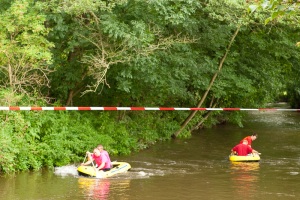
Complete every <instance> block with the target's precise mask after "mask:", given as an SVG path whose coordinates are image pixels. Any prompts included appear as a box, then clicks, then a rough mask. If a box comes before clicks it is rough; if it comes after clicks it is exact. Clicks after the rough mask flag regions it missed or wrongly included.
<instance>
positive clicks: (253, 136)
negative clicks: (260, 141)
mask: <svg viewBox="0 0 300 200" xmlns="http://www.w3.org/2000/svg"><path fill="white" fill-rule="evenodd" d="M256 138H257V134H256V133H253V134H252V135H250V136H247V137H245V138H244V139H242V140H241V141H240V144H242V143H243V141H244V140H247V141H248V146H250V147H251V146H252V141H254V140H256Z"/></svg>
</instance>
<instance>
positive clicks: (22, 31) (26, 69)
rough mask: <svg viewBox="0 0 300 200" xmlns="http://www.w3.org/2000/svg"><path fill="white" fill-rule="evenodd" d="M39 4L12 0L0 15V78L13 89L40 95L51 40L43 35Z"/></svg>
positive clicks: (2, 83) (44, 78) (45, 74)
mask: <svg viewBox="0 0 300 200" xmlns="http://www.w3.org/2000/svg"><path fill="white" fill-rule="evenodd" d="M42 8H43V7H42V4H39V3H35V1H33V0H16V1H14V2H13V3H12V4H11V6H10V7H9V8H7V9H6V10H5V11H3V12H2V13H1V15H0V17H1V21H0V37H1V41H0V67H1V68H0V72H1V75H0V81H1V86H2V87H4V88H11V90H12V91H13V92H14V93H23V94H27V95H28V96H33V95H39V96H42V93H41V90H42V88H43V87H49V79H48V75H49V73H50V72H51V70H50V69H49V67H48V66H49V64H50V63H51V59H52V55H51V52H50V48H51V47H53V44H52V43H51V42H49V41H48V40H47V39H46V37H45V36H46V35H47V34H48V32H49V29H47V28H45V26H44V22H45V20H46V16H45V15H43V14H42V12H41V11H42Z"/></svg>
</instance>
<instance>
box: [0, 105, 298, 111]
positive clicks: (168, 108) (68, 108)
mask: <svg viewBox="0 0 300 200" xmlns="http://www.w3.org/2000/svg"><path fill="white" fill-rule="evenodd" d="M0 110H11V111H17V110H36V111H39V110H82V111H84V110H92V111H93V110H98V111H105V110H110V111H113V110H133V111H145V110H154V111H155V110H161V111H172V110H174V111H176V110H179V111H180V110H181V111H192V110H197V111H297V112H300V109H285V108H174V107H22V106H9V107H4V106H2V107H0Z"/></svg>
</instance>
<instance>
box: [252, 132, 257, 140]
mask: <svg viewBox="0 0 300 200" xmlns="http://www.w3.org/2000/svg"><path fill="white" fill-rule="evenodd" d="M256 138H257V134H256V133H253V134H252V135H251V140H252V141H253V140H256Z"/></svg>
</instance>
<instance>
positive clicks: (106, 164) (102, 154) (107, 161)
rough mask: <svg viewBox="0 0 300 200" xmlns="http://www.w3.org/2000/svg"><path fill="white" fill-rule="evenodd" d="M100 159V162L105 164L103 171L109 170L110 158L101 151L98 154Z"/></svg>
mask: <svg viewBox="0 0 300 200" xmlns="http://www.w3.org/2000/svg"><path fill="white" fill-rule="evenodd" d="M100 157H101V160H102V162H105V165H104V167H103V169H106V168H110V167H111V161H110V158H109V155H108V153H107V151H105V150H102V151H101V153H100Z"/></svg>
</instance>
